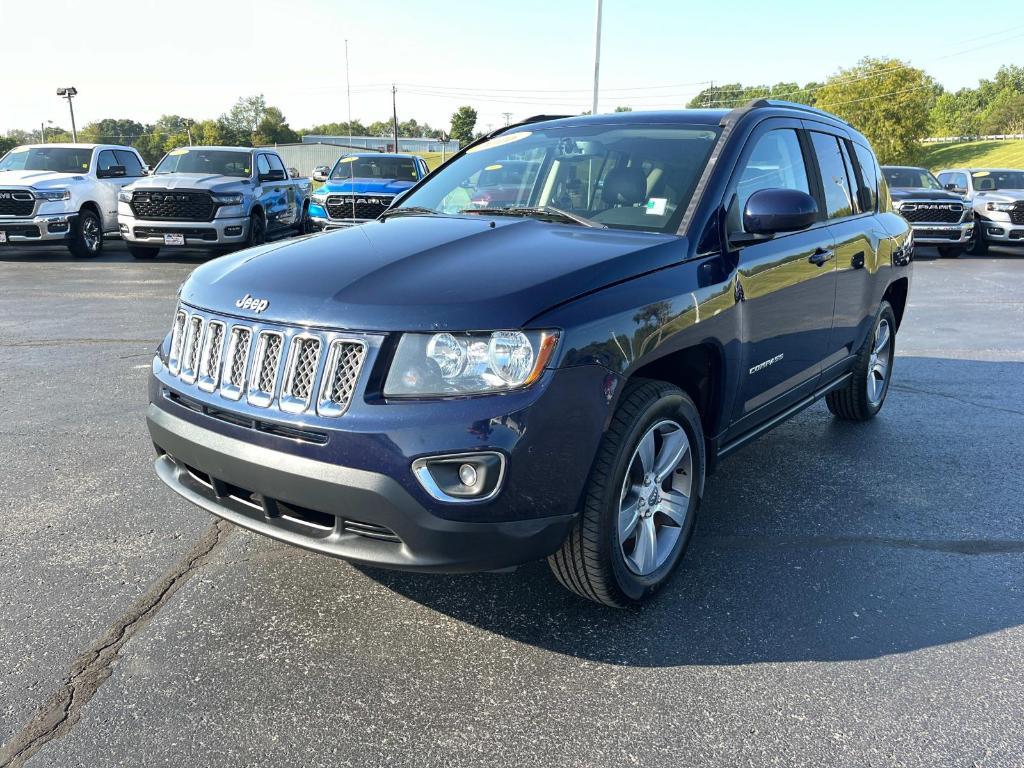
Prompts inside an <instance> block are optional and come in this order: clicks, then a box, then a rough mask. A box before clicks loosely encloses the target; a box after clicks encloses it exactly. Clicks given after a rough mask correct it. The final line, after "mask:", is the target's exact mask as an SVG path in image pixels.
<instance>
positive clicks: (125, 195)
mask: <svg viewBox="0 0 1024 768" xmlns="http://www.w3.org/2000/svg"><path fill="white" fill-rule="evenodd" d="M133 194H134V193H132V192H129V191H127V190H124V189H122V190H121V191H120V192H118V193H117V199H118V200H120V201H121V202H122V203H130V202H131V201H132V195H133Z"/></svg>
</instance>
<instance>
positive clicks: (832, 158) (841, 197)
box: [810, 131, 853, 219]
mask: <svg viewBox="0 0 1024 768" xmlns="http://www.w3.org/2000/svg"><path fill="white" fill-rule="evenodd" d="M810 136H811V143H812V144H813V145H814V154H815V156H816V157H817V158H818V168H819V169H820V170H821V184H822V188H823V189H824V192H825V211H826V213H827V214H828V218H830V219H838V218H841V217H843V216H850V215H851V214H852V213H853V198H852V197H851V195H850V180H849V179H848V178H847V173H846V164H845V163H844V161H843V155H842V151H841V150H840V148H839V140H838V139H837V138H836V137H835V136H832V135H830V134H827V133H817V132H816V131H812V132H811V134H810Z"/></svg>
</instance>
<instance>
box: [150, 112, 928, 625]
mask: <svg viewBox="0 0 1024 768" xmlns="http://www.w3.org/2000/svg"><path fill="white" fill-rule="evenodd" d="M506 164H508V165H509V166H510V167H512V168H513V169H514V173H511V172H510V173H509V174H507V175H506V176H503V177H502V178H501V179H500V182H501V183H500V184H498V185H496V184H495V183H494V172H495V171H498V170H501V169H502V168H503V166H505V165H506ZM481 183H484V184H485V185H487V193H486V194H482V193H481V191H480V189H479V188H478V185H479V184H481ZM499 187H500V190H498V188H499ZM496 190H498V191H496ZM912 240H913V238H912V236H911V233H910V229H909V227H908V225H907V223H906V221H904V220H903V219H902V218H901V217H900V216H898V215H896V214H895V213H893V212H892V210H891V204H890V201H889V194H888V190H887V189H886V186H885V180H884V178H883V177H882V175H881V173H880V170H879V167H878V164H877V162H876V160H875V157H874V155H873V153H872V151H871V148H870V146H869V144H868V142H867V141H866V140H865V139H864V137H863V136H862V135H861V134H860V133H858V132H857V131H856V130H854V129H853V128H852V127H851V126H849V125H848V124H846V123H844V122H842V121H841V120H839V119H837V118H835V117H833V116H830V115H828V114H825V113H823V112H818V111H816V110H812V109H809V108H807V107H803V106H800V105H796V104H787V103H784V102H775V101H766V100H760V101H755V102H752V103H751V104H749V105H747V106H746V107H744V108H741V109H736V110H732V111H725V110H692V111H680V112H664V113H658V112H652V113H620V114H615V115H598V116H579V117H567V118H547V117H545V118H537V119H534V120H531V121H527V122H525V123H521V124H518V125H514V126H510V127H508V128H503V129H501V130H500V131H496V132H494V133H492V134H490V135H488V136H486V137H484V138H483V139H481V140H479V141H478V142H476V143H474V144H472V145H471V146H469V147H467V148H466V149H465V150H463V151H462V152H460V153H459V154H457V155H456V156H455V157H454V158H452V159H451V160H450V161H449V162H448V163H446V164H445V165H443V166H442V167H441V168H440V169H439V170H437V171H435V172H434V173H433V174H431V175H430V176H429V177H427V178H426V179H424V180H422V181H420V182H418V183H417V184H415V185H414V186H412V187H411V189H410V190H409V191H408V192H407V193H405V194H404V195H403V196H402V197H401V198H400V200H398V201H396V202H395V204H394V205H392V206H391V207H390V208H389V209H388V210H387V211H386V212H385V213H384V214H383V215H382V216H381V219H380V220H379V221H375V222H372V223H368V224H365V225H364V226H361V227H358V228H356V229H348V230H342V231H338V232H333V233H329V234H325V235H318V236H314V237H310V238H306V239H302V240H298V241H295V240H293V241H289V242H284V243H274V244H270V245H264V246H260V247H258V248H252V249H249V250H247V251H244V252H242V253H239V254H236V255H232V256H227V257H224V258H221V259H218V260H216V261H213V262H210V263H208V264H205V265H203V266H201V267H199V268H198V269H197V270H195V272H193V273H192V275H191V276H190V277H189V279H188V280H187V281H186V282H185V283H184V285H183V286H182V289H181V292H180V297H179V304H178V307H177V310H176V312H175V315H174V319H173V323H172V327H171V331H170V333H169V334H168V335H167V337H166V338H165V339H164V341H163V342H162V343H161V345H160V347H159V351H158V353H157V355H156V357H155V358H154V360H153V372H152V376H151V378H150V388H149V397H150V405H149V409H148V413H147V420H148V425H149V430H150V433H151V434H152V438H153V442H154V444H155V446H156V449H157V453H158V458H157V460H156V471H157V473H158V474H159V476H160V478H161V479H162V480H163V481H164V482H166V483H167V484H168V485H169V486H170V487H171V488H173V489H174V490H175V491H177V492H178V493H179V494H181V495H182V496H184V497H185V498H187V499H189V500H191V501H193V502H194V503H196V504H197V505H199V506H200V507H203V508H204V509H206V510H208V511H209V512H212V513H213V514H215V515H218V516H220V517H222V518H225V519H227V520H230V521H232V522H234V523H236V524H238V525H240V526H242V527H244V528H247V529H249V530H253V531H257V532H259V533H263V534H266V535H267V536H271V537H273V538H275V539H279V540H281V541H284V542H288V543H290V544H294V545H297V546H300V547H304V548H306V549H310V550H313V551H316V552H321V553H323V554H327V555H333V556H337V557H341V558H345V559H348V560H352V561H355V562H360V563H365V564H371V565H375V566H383V567H388V568H401V569H409V570H421V571H472V570H490V569H503V568H508V567H510V566H515V565H518V564H521V563H525V562H527V561H531V560H535V559H538V558H544V557H547V558H548V560H549V563H550V564H551V568H552V570H553V571H554V573H555V575H556V576H557V578H558V579H559V580H560V581H561V582H562V583H563V584H564V585H565V586H566V587H568V588H569V589H571V590H573V591H574V592H577V593H578V594H580V595H582V596H584V597H587V598H590V599H592V600H595V601H598V602H601V603H604V604H607V605H611V606H626V605H630V604H634V603H638V602H640V601H642V600H644V599H645V598H647V597H648V596H649V595H650V594H651V593H652V592H653V591H654V590H655V589H657V588H658V587H659V586H661V585H662V584H663V583H665V581H666V580H667V579H668V578H669V576H670V574H671V573H672V572H673V570H674V569H675V568H676V566H677V565H678V563H679V562H680V560H681V558H682V557H683V555H684V552H685V550H686V545H687V542H688V541H689V539H690V537H691V535H692V533H693V528H694V522H695V519H696V515H697V513H698V508H699V506H700V501H701V496H702V495H703V493H704V488H705V478H706V477H707V475H708V474H709V473H710V472H712V471H713V470H714V468H715V467H716V465H717V463H718V462H719V461H720V460H721V458H722V457H724V456H726V455H728V454H730V453H732V452H733V451H736V450H737V449H739V448H740V447H741V446H744V445H745V444H747V443H748V442H750V441H751V440H753V439H754V438H756V437H757V436H759V435H761V434H763V433H764V432H765V431H766V430H768V429H770V428H771V427H773V426H775V425H777V424H779V423H780V422H782V421H784V420H785V419H787V418H788V417H790V416H792V415H793V414H795V413H797V412H798V411H800V410H801V409H803V408H805V407H807V406H808V405H810V404H811V403H813V402H815V401H816V400H818V399H819V398H825V400H826V402H827V404H828V407H829V409H830V410H831V411H832V413H833V414H835V416H836V417H838V418H840V419H848V420H858V421H863V420H867V419H870V418H872V417H873V416H875V414H877V413H878V411H879V409H881V407H882V405H883V403H884V401H885V398H886V394H887V392H888V388H889V382H890V380H891V375H892V366H893V361H894V353H895V347H894V340H895V336H896V333H897V331H898V330H899V327H900V322H901V320H902V318H903V313H904V309H905V307H906V304H907V294H908V291H909V287H910V279H911V266H912V264H911V261H912V252H913V251H912V249H913V242H912ZM864 439H872V438H871V436H870V433H865V435H864ZM766 471H769V470H768V468H767V467H766Z"/></svg>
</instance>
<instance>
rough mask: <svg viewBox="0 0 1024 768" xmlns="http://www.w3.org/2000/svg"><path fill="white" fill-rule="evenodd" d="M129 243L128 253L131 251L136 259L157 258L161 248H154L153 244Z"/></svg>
mask: <svg viewBox="0 0 1024 768" xmlns="http://www.w3.org/2000/svg"><path fill="white" fill-rule="evenodd" d="M127 245H128V253H130V254H131V255H132V257H134V258H136V259H143V260H146V261H148V260H150V259H155V258H156V257H157V254H159V253H160V249H159V248H154V247H153V246H151V245H135V244H133V243H128V244H127Z"/></svg>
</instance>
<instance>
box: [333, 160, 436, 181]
mask: <svg viewBox="0 0 1024 768" xmlns="http://www.w3.org/2000/svg"><path fill="white" fill-rule="evenodd" d="M331 178H332V179H386V180H388V181H390V180H397V181H416V164H415V163H413V160H412V158H411V157H343V158H341V159H340V160H339V161H338V162H337V163H335V164H334V170H333V171H331Z"/></svg>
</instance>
